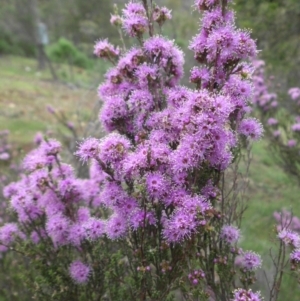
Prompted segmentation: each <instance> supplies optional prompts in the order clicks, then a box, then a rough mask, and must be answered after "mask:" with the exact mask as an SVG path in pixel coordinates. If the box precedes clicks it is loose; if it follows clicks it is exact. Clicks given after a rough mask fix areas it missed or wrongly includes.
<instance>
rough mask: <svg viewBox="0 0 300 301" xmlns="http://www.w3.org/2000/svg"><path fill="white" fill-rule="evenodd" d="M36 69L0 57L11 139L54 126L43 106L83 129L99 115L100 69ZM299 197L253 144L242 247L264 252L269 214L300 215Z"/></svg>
mask: <svg viewBox="0 0 300 301" xmlns="http://www.w3.org/2000/svg"><path fill="white" fill-rule="evenodd" d="M35 67H36V62H35V61H33V60H30V59H24V58H16V57H4V58H0V130H2V129H9V130H10V132H11V138H12V140H13V142H14V143H16V144H21V145H23V146H24V147H25V146H26V145H28V144H30V143H31V141H32V138H33V136H34V135H35V133H36V132H37V131H45V130H57V124H55V122H54V118H53V116H51V114H49V113H48V112H47V110H46V106H47V105H51V106H52V107H54V108H59V109H60V110H62V111H64V112H65V114H66V115H67V116H68V119H69V120H70V121H72V122H74V123H81V125H82V127H84V126H85V125H86V123H87V122H88V120H89V118H90V117H91V112H93V113H94V114H97V110H95V109H94V108H95V103H97V95H96V88H97V85H98V84H99V83H100V82H101V79H102V76H101V74H102V73H103V72H99V73H95V72H91V71H85V70H82V69H78V68H74V76H73V79H72V81H71V82H69V83H68V84H67V83H66V80H65V82H64V83H53V81H52V80H51V75H50V73H49V72H48V71H45V72H43V73H38V72H36V71H35ZM104 67H105V66H104ZM104 67H103V68H104ZM59 70H60V71H59V72H61V74H64V73H67V72H68V67H67V66H60V67H59ZM96 74H97V75H96ZM78 83H83V84H84V88H78ZM53 123H54V126H53ZM53 127H54V128H53ZM298 197H299V186H298V184H297V183H296V182H295V181H294V180H293V179H292V178H290V177H288V176H287V175H286V174H285V173H284V172H283V171H282V170H281V169H280V168H279V167H278V166H277V164H276V163H275V162H274V160H273V158H272V156H271V154H270V153H269V152H268V150H267V147H266V143H265V142H264V141H261V142H258V143H255V144H254V146H253V161H252V164H251V168H250V191H249V203H248V210H247V211H246V214H245V219H244V222H243V224H242V233H243V237H244V238H243V241H242V246H243V248H245V249H251V250H254V251H257V252H258V253H260V254H263V256H264V255H266V254H267V253H268V252H269V249H270V247H271V246H272V243H271V239H270V238H271V237H272V236H273V237H274V224H275V221H274V219H273V216H272V215H273V212H274V211H278V210H281V209H282V208H286V209H291V208H292V209H293V212H294V213H295V215H298V216H300V206H299V205H298V202H299V199H298ZM259 279H260V281H263V280H262V279H261V278H259ZM290 288H291V287H290V283H289V281H287V282H286V283H285V284H284V286H283V293H282V296H286V297H284V298H283V297H282V299H280V300H285V299H287V300H295V301H296V300H299V298H298V299H297V297H295V296H294V294H293V293H292V292H291V289H290ZM295 298H296V299H295Z"/></svg>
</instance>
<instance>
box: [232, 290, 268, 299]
mask: <svg viewBox="0 0 300 301" xmlns="http://www.w3.org/2000/svg"><path fill="white" fill-rule="evenodd" d="M262 300H263V299H262V297H261V296H260V293H259V292H257V293H254V292H252V290H251V289H250V290H246V289H243V288H239V289H237V290H235V291H234V292H233V299H232V301H262Z"/></svg>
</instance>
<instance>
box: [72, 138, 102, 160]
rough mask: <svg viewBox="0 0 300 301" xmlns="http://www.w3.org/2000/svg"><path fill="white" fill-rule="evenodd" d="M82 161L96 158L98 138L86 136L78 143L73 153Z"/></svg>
mask: <svg viewBox="0 0 300 301" xmlns="http://www.w3.org/2000/svg"><path fill="white" fill-rule="evenodd" d="M75 154H76V155H77V156H79V157H80V159H81V160H82V161H84V162H85V161H87V160H89V159H96V158H97V157H98V154H99V140H98V139H96V138H87V139H85V140H84V141H83V142H82V143H81V144H80V145H79V148H78V150H77V152H76V153H75Z"/></svg>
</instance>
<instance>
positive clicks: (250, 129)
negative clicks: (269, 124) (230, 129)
mask: <svg viewBox="0 0 300 301" xmlns="http://www.w3.org/2000/svg"><path fill="white" fill-rule="evenodd" d="M238 130H239V133H240V134H243V135H245V136H246V137H249V138H251V139H253V140H258V139H259V138H261V136H262V134H263V127H262V125H261V123H259V122H258V121H257V120H256V119H254V118H247V119H244V120H243V121H242V122H241V124H240V126H239V129H238Z"/></svg>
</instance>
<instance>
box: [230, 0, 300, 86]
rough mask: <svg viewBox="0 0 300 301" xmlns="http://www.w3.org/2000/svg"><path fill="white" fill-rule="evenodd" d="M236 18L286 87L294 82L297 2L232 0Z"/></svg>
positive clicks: (299, 57) (298, 53) (299, 60)
mask: <svg viewBox="0 0 300 301" xmlns="http://www.w3.org/2000/svg"><path fill="white" fill-rule="evenodd" d="M235 3H236V5H235V9H236V10H237V21H238V23H239V24H240V25H241V26H242V27H246V28H250V29H251V30H252V32H253V36H254V37H255V38H256V39H257V43H258V49H260V50H261V56H262V58H263V59H264V60H265V61H266V62H267V65H271V66H272V67H271V68H272V74H274V75H277V74H278V77H279V76H280V79H281V81H282V82H283V84H284V85H285V86H286V87H292V86H296V85H298V82H299V77H300V71H299V64H300V47H299V28H300V1H298V0H286V1H281V0H264V1H261V0H255V1H248V0H236V1H235Z"/></svg>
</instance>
